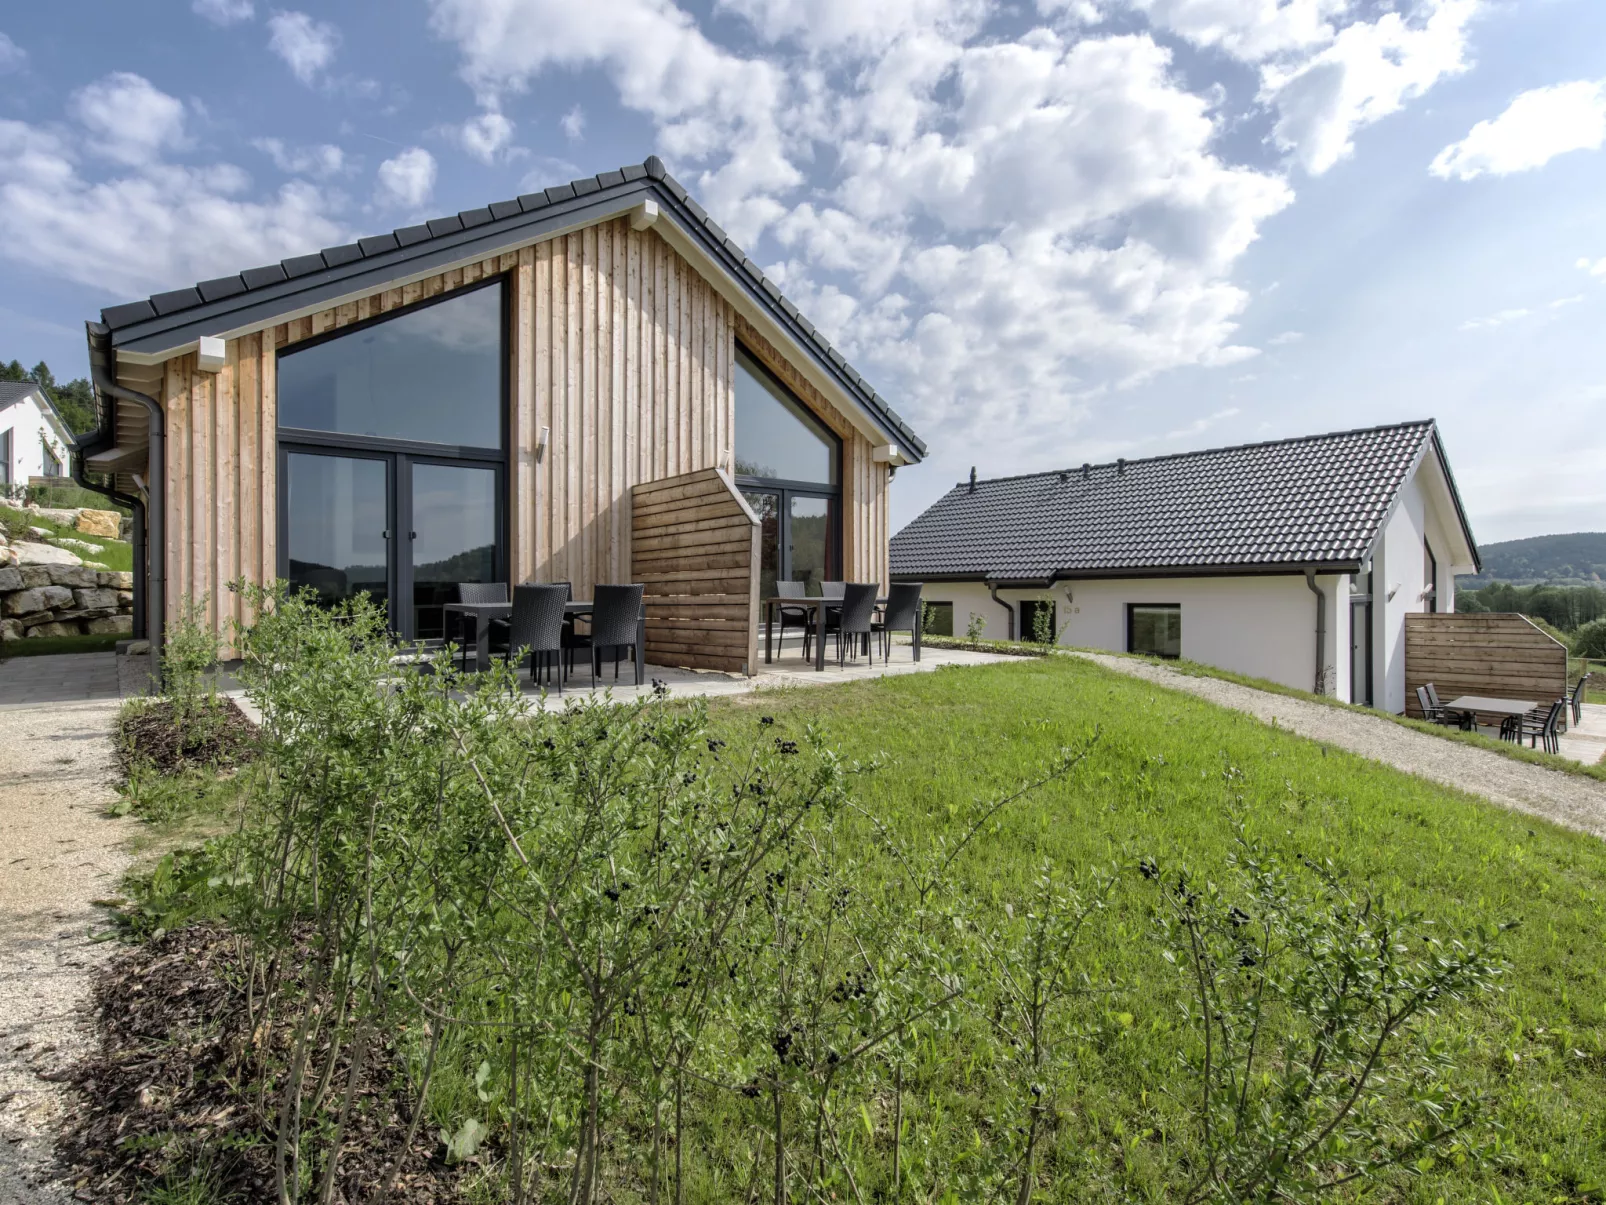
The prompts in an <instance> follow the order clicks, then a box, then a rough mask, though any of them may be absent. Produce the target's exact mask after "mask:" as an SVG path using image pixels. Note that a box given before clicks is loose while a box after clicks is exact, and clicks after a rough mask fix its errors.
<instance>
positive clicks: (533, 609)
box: [491, 582, 569, 695]
mask: <svg viewBox="0 0 1606 1205" xmlns="http://www.w3.org/2000/svg"><path fill="white" fill-rule="evenodd" d="M568 601H569V586H568V583H566V582H565V583H563V584H561V585H549V586H536V585H529V586H515V587H514V588H513V614H512V615H510V616H509V617H508V618H507V619H505V620H492V621H491V638H492V639H493V640H495V639H496V634H497V631H498V630H499V629H500V631H502V632H503V633H505V634H506V640H505V642H504V643H503V644H502V647H501V650H500V651H501V653H502V658H503V660H505V661H511V660H512V659H513V658H514V657H518V658H519V660H520V661H521V662H522V661H523V659H524V656H525V654H529V657H530V685H532V686H537V685H539V684H540V671H541V670H542V669H545V670H546V671H547V682H548V683H551V682H552V681H553V680H554V679H556V681H557V684H558V693H559V694H560V695H561V694H562V693H563V679H564V678H565V676H566V673H565V670H564V666H563V649H564V639H563V621H564V613H563V604H564V603H566V602H568Z"/></svg>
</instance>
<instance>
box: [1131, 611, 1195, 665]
mask: <svg viewBox="0 0 1606 1205" xmlns="http://www.w3.org/2000/svg"><path fill="white" fill-rule="evenodd" d="M1126 651H1127V652H1129V653H1141V654H1143V655H1144V656H1146V657H1180V656H1182V604H1181V603H1128V604H1127V608H1126Z"/></svg>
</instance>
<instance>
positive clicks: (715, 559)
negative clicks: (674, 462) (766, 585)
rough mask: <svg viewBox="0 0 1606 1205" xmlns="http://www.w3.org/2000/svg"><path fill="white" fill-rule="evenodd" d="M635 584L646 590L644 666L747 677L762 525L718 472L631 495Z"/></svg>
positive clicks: (753, 647) (751, 666) (752, 655)
mask: <svg viewBox="0 0 1606 1205" xmlns="http://www.w3.org/2000/svg"><path fill="white" fill-rule="evenodd" d="M630 493H631V541H630V550H631V556H630V580H631V581H636V582H641V583H642V584H643V585H644V586H645V587H646V605H647V660H648V661H651V662H653V663H654V664H656V665H677V666H686V667H688V668H690V669H718V670H726V671H729V672H731V673H739V674H750V673H753V672H754V671H755V669H756V668H757V661H758V658H757V652H758V568H759V551H758V537H759V527H758V518H757V516H755V515H754V514H753V512H752V511H751V510H749V509H748V506H747V503H746V502H745V501H743V499H742V496H741V494H739V493H737V492H736V487H735V486H734V485H732V484H731V481H730V478H728V477H726V476H725V474H724V473H723V472H721V471H720V470H719V469H699V470H697V471H696V472H694V473H682V474H681V475H679V476H678V477H666V478H664V479H663V480H661V481H651V482H646V483H644V484H642V485H638V486H635V487H633V488H632V490H631V492H630Z"/></svg>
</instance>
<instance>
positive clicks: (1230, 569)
mask: <svg viewBox="0 0 1606 1205" xmlns="http://www.w3.org/2000/svg"><path fill="white" fill-rule="evenodd" d="M1360 568H1361V562H1360V561H1318V562H1315V563H1312V562H1310V561H1271V562H1266V561H1257V562H1253V563H1244V564H1236V565H1232V564H1221V565H1167V566H1159V567H1155V566H1145V567H1143V568H1123V569H1057V570H1055V571H1054V573H1053V575H1052V576H1051V577H1049V578H1047V579H1044V578H1032V579H1029V580H1030V584H1022V583H1023V582H1026V581H1027V580H1028V579H1024V578H1019V577H1010V578H993V577H988V576H987V574H986V573H902V572H899V571H898V570H896V569H895V570H893V571H892V580H893V581H895V582H976V583H977V584H979V585H991V586H997V587H998V588H999V589H1000V590H1043V589H1048V586H1043V585H1041V584H1040V583H1042V582H1043V581H1045V580H1046V581H1048V583H1049V585H1050V586H1061V585H1065V586H1070V585H1075V584H1076V583H1077V582H1079V581H1110V580H1112V579H1121V578H1132V579H1134V580H1136V579H1139V578H1143V579H1149V578H1164V577H1304V576H1305V571H1306V570H1308V569H1314V570H1315V571H1316V572H1317V574H1319V575H1329V576H1330V575H1334V574H1340V573H1359V572H1360Z"/></svg>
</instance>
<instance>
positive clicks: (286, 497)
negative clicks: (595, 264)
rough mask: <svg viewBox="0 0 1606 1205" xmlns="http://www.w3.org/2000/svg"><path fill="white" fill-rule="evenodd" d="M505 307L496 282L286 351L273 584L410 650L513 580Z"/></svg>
mask: <svg viewBox="0 0 1606 1205" xmlns="http://www.w3.org/2000/svg"><path fill="white" fill-rule="evenodd" d="M505 307H506V301H505V297H504V289H503V287H502V282H501V281H500V280H495V281H491V282H489V283H487V284H485V285H480V286H475V287H472V288H468V289H460V290H457V291H455V292H452V293H448V294H446V295H445V296H444V297H442V298H439V299H437V300H434V301H430V302H426V303H424V304H421V305H416V306H411V307H408V308H407V309H404V310H398V311H396V312H394V313H392V314H388V315H385V316H384V317H382V318H378V319H375V320H372V321H369V322H361V323H356V324H354V325H351V326H348V327H343V328H341V329H340V330H337V331H334V332H331V333H330V334H329V335H326V336H323V337H320V338H316V339H308V340H305V341H303V342H301V343H296V344H292V345H291V346H290V347H288V348H286V349H285V350H284V351H282V352H280V353H279V364H278V389H279V393H278V405H279V423H280V426H279V456H280V461H279V465H280V476H279V481H280V489H279V573H280V576H281V577H284V578H286V579H288V580H289V581H290V583H291V584H292V585H295V586H298V587H306V588H309V589H311V590H313V591H315V592H316V594H317V596H318V597H319V598H320V599H322V600H324V601H325V602H327V603H329V604H331V605H333V604H336V603H339V602H342V601H344V600H346V599H349V598H351V597H353V596H354V595H356V594H358V593H364V594H367V595H369V596H370V597H372V598H374V599H376V600H378V601H379V602H380V603H382V604H383V605H384V606H385V607H386V610H387V613H388V615H389V618H390V625H391V627H392V628H393V629H394V630H395V631H396V633H397V634H398V635H400V636H403V637H406V638H408V639H418V640H430V639H436V638H439V637H440V636H441V635H442V626H443V625H442V613H441V607H442V606H443V605H444V604H445V603H448V602H452V601H454V600H455V599H456V597H457V587H458V585H460V584H462V583H467V582H505V581H507V556H506V528H507V503H506V499H507V489H506V473H507V453H506V450H505V449H506V444H507V407H506V404H505V399H506V395H507V380H506V364H507V357H506V355H505V354H504V347H505V339H504V330H505V328H506V321H507V319H506V312H505Z"/></svg>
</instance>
